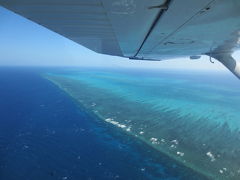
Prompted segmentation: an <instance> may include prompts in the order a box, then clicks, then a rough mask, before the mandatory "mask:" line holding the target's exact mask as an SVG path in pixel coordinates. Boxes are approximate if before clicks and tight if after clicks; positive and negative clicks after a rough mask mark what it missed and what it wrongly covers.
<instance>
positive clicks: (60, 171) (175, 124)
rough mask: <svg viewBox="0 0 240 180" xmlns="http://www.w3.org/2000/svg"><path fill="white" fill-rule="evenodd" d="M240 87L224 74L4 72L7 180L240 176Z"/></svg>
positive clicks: (1, 102)
mask: <svg viewBox="0 0 240 180" xmlns="http://www.w3.org/2000/svg"><path fill="white" fill-rule="evenodd" d="M239 89H240V83H239V81H238V80H237V79H235V77H232V76H230V75H228V74H227V75H226V74H221V73H210V72H189V71H187V72H184V71H169V70H143V69H138V70H137V69H109V68H30V67H29V68H23V67H22V68H20V67H19V68H16V67H15V68H13V67H12V68H10V67H5V68H4V67H2V68H1V69H0V94H1V98H0V179H1V180H33V179H34V180H38V179H39V180H40V179H46V180H48V179H49V180H50V179H51V180H52V179H53V180H55V179H56V180H82V179H83V180H84V179H86V180H95V179H96V180H101V179H103V180H104V179H132V180H138V179H139V180H141V179H153V180H154V179H163V180H180V179H186V180H191V179H194V180H198V179H200V180H201V179H233V180H235V179H239V178H240V169H239V167H240V160H239V159H240V157H239V156H240V153H239V152H240V136H239V133H240V131H239V128H240V123H239V121H238V117H239V114H240V112H239V105H240V101H239V100H240V94H239V91H240V90H239Z"/></svg>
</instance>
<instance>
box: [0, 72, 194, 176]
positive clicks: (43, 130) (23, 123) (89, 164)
mask: <svg viewBox="0 0 240 180" xmlns="http://www.w3.org/2000/svg"><path fill="white" fill-rule="evenodd" d="M44 71H45V70H40V69H31V68H1V69H0V179H1V180H40V179H41V180H42V179H44V180H50V179H51V180H52V179H53V180H55V179H56V180H57V179H59V180H66V179H67V180H82V179H87V180H90V179H92V180H94V179H97V180H101V179H134V180H136V179H167V180H174V179H192V178H191V177H192V176H193V174H191V172H188V170H186V169H184V168H183V167H180V166H179V165H177V164H174V163H173V162H171V161H170V160H169V159H168V158H166V157H164V156H163V155H160V154H159V153H158V152H156V151H155V150H153V149H151V148H150V147H147V146H146V145H145V144H143V143H142V142H140V141H138V140H136V139H134V138H132V137H129V136H128V135H126V134H123V133H122V132H120V131H118V130H117V129H115V128H114V127H111V126H109V125H106V124H104V123H102V122H100V121H98V120H97V119H95V117H94V116H93V115H91V114H88V113H86V112H85V111H84V110H83V109H81V107H78V106H77V105H76V103H75V102H74V100H73V99H72V98H70V97H69V96H68V95H67V94H65V93H64V92H63V91H61V90H60V89H59V88H57V87H56V86H55V85H53V84H52V83H51V82H50V81H48V80H46V79H44V78H42V77H41V76H40V73H41V72H44ZM48 71H49V70H48ZM194 179H195V178H194Z"/></svg>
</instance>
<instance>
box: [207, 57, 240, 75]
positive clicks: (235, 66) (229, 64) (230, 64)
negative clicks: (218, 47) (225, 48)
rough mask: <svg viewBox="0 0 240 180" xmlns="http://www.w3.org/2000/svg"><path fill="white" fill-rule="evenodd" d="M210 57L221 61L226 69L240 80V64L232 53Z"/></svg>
mask: <svg viewBox="0 0 240 180" xmlns="http://www.w3.org/2000/svg"><path fill="white" fill-rule="evenodd" d="M209 56H210V57H213V58H215V59H217V60H218V61H220V62H221V63H222V64H223V65H224V66H225V67H226V68H228V69H229V70H230V71H231V72H232V73H233V74H234V75H235V76H237V77H238V78H239V79H240V62H238V61H237V60H236V59H234V58H233V57H232V55H231V54H230V53H219V54H209Z"/></svg>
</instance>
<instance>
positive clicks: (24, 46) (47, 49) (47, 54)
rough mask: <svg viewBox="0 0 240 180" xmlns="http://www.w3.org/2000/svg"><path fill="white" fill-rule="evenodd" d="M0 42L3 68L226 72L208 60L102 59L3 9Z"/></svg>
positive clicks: (102, 57) (0, 19) (1, 12)
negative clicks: (45, 67) (85, 67)
mask: <svg viewBox="0 0 240 180" xmlns="http://www.w3.org/2000/svg"><path fill="white" fill-rule="evenodd" d="M0 40H1V41H0V65H1V66H12V65H13V66H16V65H17V66H106V67H134V68H143V67H144V68H159V69H161V68H172V69H199V70H217V71H219V70H220V71H226V70H225V68H224V67H223V66H222V65H221V64H220V63H218V62H216V63H214V64H211V63H210V62H209V59H208V58H207V57H202V58H201V60H195V61H192V60H189V58H181V59H173V60H167V61H161V62H149V61H130V60H128V59H126V58H120V57H113V56H107V55H100V54H97V53H95V52H93V51H91V50H88V49H87V48H85V47H83V46H81V45H79V44H76V43H74V42H72V41H70V40H68V39H66V38H64V37H62V36H60V35H58V34H56V33H54V32H52V31H50V30H48V29H46V28H44V27H42V26H40V25H38V24H36V23H33V22H31V21H29V20H27V19H25V18H23V17H21V16H19V15H16V14H15V13H12V12H10V11H8V10H6V9H4V8H2V7H0ZM238 57H239V56H238Z"/></svg>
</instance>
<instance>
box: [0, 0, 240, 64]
mask: <svg viewBox="0 0 240 180" xmlns="http://www.w3.org/2000/svg"><path fill="white" fill-rule="evenodd" d="M0 4H1V5H2V6H3V7H5V8H7V9H10V10H12V11H14V12H15V13H17V14H20V15H22V16H24V17H26V18H28V19H30V20H32V21H34V22H36V23H38V24H40V25H42V26H45V27H46V28H48V29H50V30H52V31H55V32H56V33H58V34H61V35H63V36H65V37H67V38H69V39H71V40H73V41H75V42H77V43H79V44H81V45H83V46H85V47H87V48H89V49H91V50H93V51H96V52H98V53H103V54H109V55H116V56H122V57H130V58H133V59H143V60H145V59H146V60H162V59H170V58H176V57H183V56H195V55H202V54H208V55H213V54H221V53H225V54H231V53H232V51H234V50H235V49H237V48H239V45H240V40H239V37H240V11H239V9H240V1H239V0H151V1H149V0H0Z"/></svg>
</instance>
